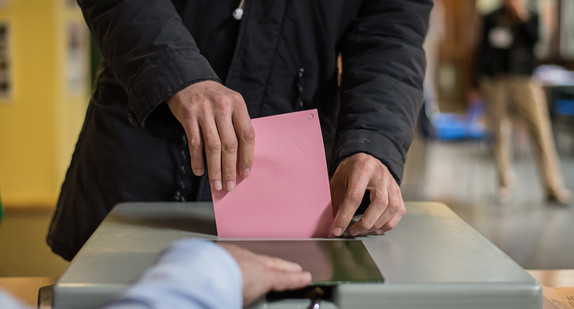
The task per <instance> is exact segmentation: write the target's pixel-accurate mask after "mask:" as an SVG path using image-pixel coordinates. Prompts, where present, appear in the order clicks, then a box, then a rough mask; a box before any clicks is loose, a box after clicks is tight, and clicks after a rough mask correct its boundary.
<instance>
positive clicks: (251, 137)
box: [241, 126, 255, 144]
mask: <svg viewBox="0 0 574 309" xmlns="http://www.w3.org/2000/svg"><path fill="white" fill-rule="evenodd" d="M241 141H242V142H244V143H247V144H253V142H255V129H253V127H252V126H250V127H249V128H247V129H245V130H243V132H241Z"/></svg>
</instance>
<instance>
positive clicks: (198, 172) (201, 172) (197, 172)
mask: <svg viewBox="0 0 574 309" xmlns="http://www.w3.org/2000/svg"><path fill="white" fill-rule="evenodd" d="M193 174H194V175H195V176H201V175H203V170H202V169H200V168H198V169H194V170H193Z"/></svg>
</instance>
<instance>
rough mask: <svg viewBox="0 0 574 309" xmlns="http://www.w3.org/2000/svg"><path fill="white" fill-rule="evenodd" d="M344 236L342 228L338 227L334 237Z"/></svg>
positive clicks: (334, 230) (334, 231) (335, 229)
mask: <svg viewBox="0 0 574 309" xmlns="http://www.w3.org/2000/svg"><path fill="white" fill-rule="evenodd" d="M342 234H343V229H342V228H340V227H336V228H334V229H333V235H335V236H341V235H342Z"/></svg>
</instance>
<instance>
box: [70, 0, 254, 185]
mask: <svg viewBox="0 0 574 309" xmlns="http://www.w3.org/2000/svg"><path fill="white" fill-rule="evenodd" d="M79 4H80V6H81V8H82V11H83V13H84V17H85V19H86V22H87V24H88V26H89V28H90V30H91V32H92V34H93V35H94V38H95V39H96V42H97V43H98V46H99V47H100V49H101V51H102V54H103V56H104V59H105V61H106V63H107V64H108V65H109V66H110V67H111V68H112V70H113V72H114V74H115V76H116V78H117V80H118V81H119V83H120V84H121V86H122V87H123V89H124V90H125V91H126V93H127V95H128V103H127V108H128V118H129V120H130V122H131V123H132V125H133V126H135V127H136V128H138V129H141V130H144V131H146V132H148V133H151V134H153V135H162V136H174V135H176V134H181V133H183V132H185V133H186V135H187V138H188V142H189V143H188V144H189V147H190V155H191V165H192V170H193V172H194V174H195V175H197V176H200V175H202V174H203V173H204V161H203V155H204V149H205V155H206V160H207V166H208V168H209V178H210V183H211V186H212V188H214V189H215V190H221V189H226V190H228V191H231V190H233V188H234V187H235V177H236V167H237V166H238V167H239V171H240V174H241V175H242V176H243V177H247V176H248V175H249V172H250V169H251V166H252V164H253V151H254V139H255V137H254V133H253V132H254V131H253V128H252V126H251V120H250V118H249V114H248V112H247V107H246V106H245V102H244V101H243V98H242V97H241V95H239V94H238V93H237V92H234V91H232V90H230V89H228V88H226V87H224V86H223V85H221V84H220V83H219V79H218V77H217V76H216V74H215V73H214V71H213V70H212V68H211V66H210V65H209V63H208V62H207V60H206V59H205V58H204V57H203V56H202V55H201V54H200V52H199V48H198V47H197V45H196V43H195V41H194V39H193V38H192V36H191V34H190V33H189V31H188V30H187V29H186V28H185V27H184V25H183V24H182V21H181V18H180V17H179V15H178V13H177V12H176V10H175V8H174V7H173V5H172V3H171V1H169V0H138V1H135V0H79ZM166 102H167V104H166ZM182 128H183V130H182Z"/></svg>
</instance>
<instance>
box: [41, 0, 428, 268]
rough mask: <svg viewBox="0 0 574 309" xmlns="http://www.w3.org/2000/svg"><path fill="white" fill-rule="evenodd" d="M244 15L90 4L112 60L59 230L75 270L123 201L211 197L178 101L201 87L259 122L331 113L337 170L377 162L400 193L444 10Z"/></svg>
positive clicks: (63, 201) (345, 7)
mask: <svg viewBox="0 0 574 309" xmlns="http://www.w3.org/2000/svg"><path fill="white" fill-rule="evenodd" d="M238 3H239V0H234V1H230V0H218V1H213V0H197V1H191V0H189V1H185V0H173V1H169V0H137V1H136V0H79V4H80V6H81V8H82V10H83V13H84V16H85V19H86V22H87V24H88V26H89V28H90V30H91V32H92V34H93V35H94V37H95V40H96V42H97V43H98V46H99V48H100V49H101V51H102V54H103V57H104V61H103V64H102V66H101V70H102V71H101V73H100V75H99V77H98V80H97V81H96V85H95V91H94V95H93V97H92V100H91V102H90V105H89V107H88V111H87V115H86V120H85V123H84V127H83V129H82V133H81V134H80V137H79V140H78V144H77V146H76V150H75V153H74V156H73V159H72V163H71V165H70V168H69V170H68V173H67V175H66V180H65V182H64V184H63V186H62V192H61V195H60V199H59V201H58V206H57V211H56V214H55V215H54V218H53V221H52V225H51V228H50V234H49V237H48V242H49V244H50V245H51V246H52V248H53V250H54V251H55V252H57V253H58V254H60V255H62V256H63V257H64V258H67V259H71V258H72V257H73V256H74V255H75V253H76V252H77V250H78V249H79V248H80V247H81V245H83V243H84V242H85V241H86V240H87V238H88V237H89V236H90V235H91V233H92V232H93V230H94V229H95V228H96V227H97V225H98V224H99V223H100V222H101V220H103V218H104V216H105V215H106V214H107V212H109V210H110V209H111V208H112V207H113V206H114V205H115V204H117V203H119V202H125V201H153V200H174V199H178V200H183V199H186V200H188V199H192V200H203V199H209V198H210V195H209V187H208V183H207V181H206V179H204V180H198V179H196V178H195V176H193V175H192V174H191V173H190V172H189V167H187V165H189V163H188V162H187V161H186V160H187V158H188V157H186V156H187V155H188V154H187V153H186V151H187V150H186V149H187V147H186V146H185V138H182V134H183V130H182V128H181V125H180V124H179V123H178V122H177V120H176V119H175V117H173V115H172V114H171V113H170V111H169V109H168V107H167V104H166V103H165V101H166V99H168V98H169V97H170V96H172V95H173V94H175V93H176V92H178V91H179V90H181V89H183V88H185V87H186V86H188V85H190V84H192V83H195V82H198V81H203V80H215V81H220V82H222V83H223V84H225V85H226V86H227V87H229V88H231V89H233V90H235V91H237V92H239V93H241V94H242V95H243V97H244V99H245V102H246V104H247V107H248V110H249V113H250V116H251V117H252V118H256V117H261V116H267V115H274V114H280V113H287V112H292V111H296V110H301V109H311V108H317V109H318V111H319V118H320V121H321V126H322V130H323V137H324V142H325V149H326V152H327V159H328V161H329V165H330V170H331V172H333V171H334V169H335V167H336V166H337V164H338V163H339V162H340V161H341V160H343V159H344V158H346V157H348V156H350V155H352V154H355V153H358V152H365V153H368V154H371V155H373V156H375V157H377V158H378V159H380V160H381V161H382V162H383V163H384V164H385V165H386V166H387V167H388V168H389V170H390V171H391V173H392V174H393V176H394V177H395V179H396V180H397V182H399V183H400V180H401V177H402V173H403V166H404V163H405V159H406V152H407V149H408V147H409V144H410V143H411V141H412V138H413V129H414V126H415V122H416V119H417V114H418V111H419V108H420V105H421V102H422V83H423V77H424V71H425V57H424V52H423V49H422V43H423V40H424V36H425V33H426V29H427V23H428V15H429V13H430V9H431V7H432V1H431V0H380V1H373V0H371V1H367V0H365V1H359V0H275V1H270V0H247V1H246V5H245V13H244V15H243V19H242V20H241V21H235V20H234V19H232V17H231V14H232V12H233V10H234V9H235V7H236V6H237V5H238ZM338 54H341V56H342V72H341V82H340V87H339V86H338V80H337V77H338V70H337V55H338ZM129 124H131V126H130V125H129Z"/></svg>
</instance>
